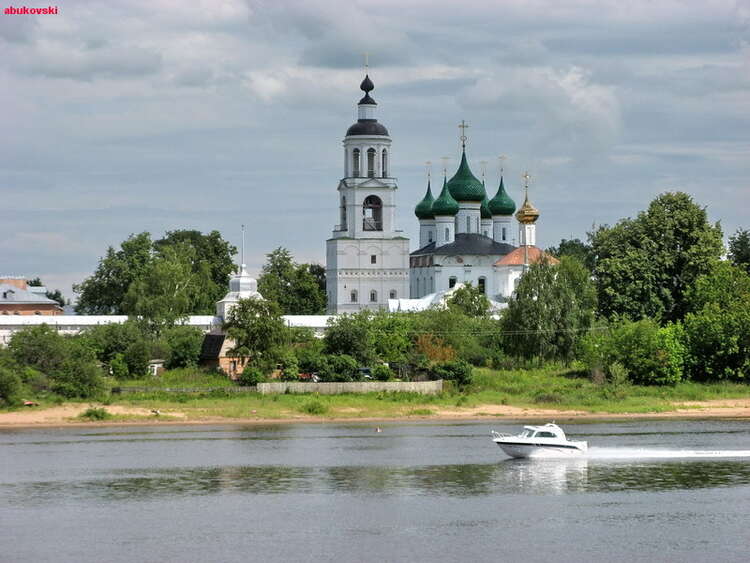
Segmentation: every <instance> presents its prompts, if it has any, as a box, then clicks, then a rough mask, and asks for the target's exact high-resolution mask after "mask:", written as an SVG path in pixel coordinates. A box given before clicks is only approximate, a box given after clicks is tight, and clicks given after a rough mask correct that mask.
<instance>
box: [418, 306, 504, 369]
mask: <svg viewBox="0 0 750 563" xmlns="http://www.w3.org/2000/svg"><path fill="white" fill-rule="evenodd" d="M411 321H412V323H413V324H414V329H413V331H414V336H413V341H414V342H415V346H414V347H413V348H412V350H411V353H412V358H411V363H412V364H415V365H419V364H420V363H421V358H420V356H423V353H422V352H424V350H421V351H420V350H418V349H417V347H416V342H417V340H418V338H419V336H420V335H432V337H435V338H438V339H439V340H440V342H441V345H442V346H444V347H445V348H447V349H452V350H454V351H455V353H456V355H457V356H458V359H462V360H466V361H468V362H470V363H472V364H474V365H483V364H484V363H485V362H486V361H487V359H488V358H489V356H490V354H491V353H492V350H494V349H496V348H497V347H498V344H499V343H498V334H499V332H500V330H501V327H500V324H499V322H498V321H496V320H495V319H492V318H488V317H468V316H466V315H464V314H463V313H461V312H460V311H457V310H455V309H450V308H447V309H428V310H426V311H421V312H419V313H415V314H413V315H411Z"/></svg>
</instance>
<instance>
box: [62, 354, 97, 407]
mask: <svg viewBox="0 0 750 563" xmlns="http://www.w3.org/2000/svg"><path fill="white" fill-rule="evenodd" d="M51 379H52V391H54V392H55V393H57V394H58V395H62V396H63V397H67V398H69V399H72V398H81V399H89V398H94V397H100V396H102V395H103V394H104V393H105V392H106V390H107V387H106V384H105V381H104V378H103V377H102V372H101V369H99V367H98V366H97V365H96V364H95V363H94V362H93V361H86V360H81V359H76V358H70V359H68V360H66V361H65V364H64V365H63V366H62V367H61V368H60V369H59V370H57V371H56V372H55V373H54V374H53V375H52V377H51Z"/></svg>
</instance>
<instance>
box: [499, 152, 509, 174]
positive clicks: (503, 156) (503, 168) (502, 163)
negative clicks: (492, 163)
mask: <svg viewBox="0 0 750 563" xmlns="http://www.w3.org/2000/svg"><path fill="white" fill-rule="evenodd" d="M497 160H499V161H500V176H502V175H503V172H504V171H505V161H506V160H508V157H507V156H505V155H504V154H501V155H500V156H498V157H497Z"/></svg>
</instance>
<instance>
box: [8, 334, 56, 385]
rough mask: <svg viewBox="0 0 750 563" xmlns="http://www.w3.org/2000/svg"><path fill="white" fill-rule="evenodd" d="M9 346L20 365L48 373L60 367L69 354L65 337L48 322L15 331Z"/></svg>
mask: <svg viewBox="0 0 750 563" xmlns="http://www.w3.org/2000/svg"><path fill="white" fill-rule="evenodd" d="M8 348H9V349H10V352H11V354H12V356H13V359H14V360H15V361H16V362H17V363H18V364H19V365H21V366H30V367H33V368H36V369H38V370H39V371H41V372H44V373H47V374H49V373H51V372H52V371H54V370H56V369H58V368H59V367H60V366H61V365H62V363H63V361H64V360H65V357H66V356H67V354H66V342H65V338H64V337H63V336H61V335H60V334H58V332H57V331H56V330H55V329H53V328H50V327H49V326H48V325H46V324H42V325H39V326H34V327H30V328H25V329H23V330H20V331H18V332H16V333H14V334H13V336H11V338H10V342H9V343H8Z"/></svg>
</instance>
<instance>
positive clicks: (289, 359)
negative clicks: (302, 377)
mask: <svg viewBox="0 0 750 563" xmlns="http://www.w3.org/2000/svg"><path fill="white" fill-rule="evenodd" d="M279 363H280V364H281V377H282V379H283V380H284V381H297V379H299V363H297V356H295V355H294V354H293V353H292V352H289V351H288V352H285V353H284V354H282V356H281V358H279Z"/></svg>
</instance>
